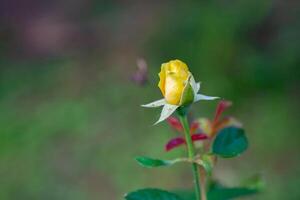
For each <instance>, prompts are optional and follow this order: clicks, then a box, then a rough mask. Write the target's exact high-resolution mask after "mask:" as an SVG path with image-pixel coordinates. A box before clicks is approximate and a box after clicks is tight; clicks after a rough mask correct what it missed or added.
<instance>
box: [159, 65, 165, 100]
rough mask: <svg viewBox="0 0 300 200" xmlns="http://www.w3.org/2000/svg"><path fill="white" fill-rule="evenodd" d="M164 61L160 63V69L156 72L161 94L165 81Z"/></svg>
mask: <svg viewBox="0 0 300 200" xmlns="http://www.w3.org/2000/svg"><path fill="white" fill-rule="evenodd" d="M166 65H167V64H166V63H163V64H162V65H161V70H160V72H159V74H158V76H159V83H158V87H159V89H160V91H161V93H162V95H163V96H165V82H166V67H167V66H166Z"/></svg>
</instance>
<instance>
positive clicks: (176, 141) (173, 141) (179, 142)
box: [165, 137, 185, 151]
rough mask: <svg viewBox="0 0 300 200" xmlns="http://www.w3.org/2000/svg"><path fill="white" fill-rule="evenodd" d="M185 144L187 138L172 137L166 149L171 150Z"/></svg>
mask: <svg viewBox="0 0 300 200" xmlns="http://www.w3.org/2000/svg"><path fill="white" fill-rule="evenodd" d="M183 144H185V139H184V138H183V137H177V138H173V139H171V140H170V141H169V142H168V143H167V144H166V146H165V150H166V151H170V150H172V149H174V148H176V147H179V146H180V145H183Z"/></svg>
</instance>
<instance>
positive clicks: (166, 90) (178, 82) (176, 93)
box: [158, 60, 190, 105]
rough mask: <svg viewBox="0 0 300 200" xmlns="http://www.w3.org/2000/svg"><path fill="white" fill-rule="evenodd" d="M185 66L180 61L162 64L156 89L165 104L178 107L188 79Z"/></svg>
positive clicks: (187, 71) (187, 70)
mask: <svg viewBox="0 0 300 200" xmlns="http://www.w3.org/2000/svg"><path fill="white" fill-rule="evenodd" d="M189 73H190V72H189V69H188V67H187V65H186V64H185V63H184V62H182V61H180V60H171V61H170V62H167V63H163V64H162V66H161V71H160V73H159V74H158V75H159V78H160V80H159V83H158V87H159V88H160V90H161V92H162V94H163V96H164V97H165V99H166V101H167V103H169V104H172V105H179V103H180V99H181V96H182V93H183V88H184V86H185V84H186V81H187V79H188V77H189Z"/></svg>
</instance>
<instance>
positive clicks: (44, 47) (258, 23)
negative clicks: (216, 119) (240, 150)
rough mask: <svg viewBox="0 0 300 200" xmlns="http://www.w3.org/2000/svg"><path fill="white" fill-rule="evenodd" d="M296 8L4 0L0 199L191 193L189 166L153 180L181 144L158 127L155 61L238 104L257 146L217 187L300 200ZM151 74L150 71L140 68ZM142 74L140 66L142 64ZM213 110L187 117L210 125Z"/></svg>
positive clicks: (175, 1)
mask: <svg viewBox="0 0 300 200" xmlns="http://www.w3.org/2000/svg"><path fill="white" fill-rule="evenodd" d="M299 53H300V2H299V1H297V0H242V1H241V0H232V1H229V0H211V1H209V0H199V1H193V0H190V1H179V0H163V1H151V0H149V1H146V0H144V1H141V0H132V1H125V0H118V1H117V0H114V1H108V0H107V1H96V0H88V1H87V0H66V1H58V0H52V1H47V0H27V1H21V0H14V1H9V0H2V1H1V2H0V67H1V68H0V199H3V200H15V199H22V200H25V199H30V200H33V199H44V200H47V199H49V200H50V199H51V200H52V199H64V200H68V199H70V200H71V199H72V200H83V199H84V200H88V199H91V200H93V199H101V200H102V199H103V200H115V199H122V196H123V194H124V193H126V192H128V191H132V190H135V189H137V188H139V187H161V188H164V189H169V190H172V189H176V188H180V187H183V188H189V187H192V182H191V174H190V168H189V167H188V166H186V165H180V164H179V165H176V166H174V167H172V168H171V169H154V170H148V169H145V168H141V167H140V166H139V165H137V163H136V162H135V161H134V159H133V158H134V157H135V156H137V155H148V156H152V157H157V158H166V159H168V158H174V157H176V156H183V155H184V154H185V153H184V150H183V148H178V149H176V150H174V151H173V152H169V153H166V152H165V151H164V144H165V143H166V142H167V141H168V139H169V138H171V137H174V136H176V135H177V133H175V132H174V131H172V130H171V128H170V127H169V126H168V125H167V124H166V123H161V124H159V125H157V126H151V125H152V124H153V122H154V121H155V120H156V119H157V118H158V116H159V112H160V110H159V109H143V108H141V107H140V106H139V105H140V104H142V103H148V102H150V101H152V100H155V99H159V98H160V97H161V94H160V91H159V89H158V88H157V82H158V77H157V73H158V71H159V70H160V64H161V63H163V62H166V61H169V60H170V59H175V58H178V59H181V60H183V61H185V62H186V63H187V64H188V65H189V67H190V70H191V71H192V72H193V74H194V76H195V77H196V79H197V80H201V82H202V89H201V90H202V92H203V93H204V94H207V95H217V96H221V97H223V98H224V99H228V100H231V101H233V103H234V104H233V107H232V108H231V109H230V110H229V111H227V112H226V114H227V115H233V116H235V117H237V118H239V119H240V120H241V121H242V122H243V124H244V127H245V130H246V132H247V134H248V137H249V141H250V148H249V150H248V151H247V153H245V154H243V155H242V156H241V157H239V158H235V159H231V160H221V161H220V162H219V163H218V166H217V169H216V174H215V176H216V177H217V179H218V180H219V181H222V182H223V183H224V184H227V185H228V186H234V185H237V184H239V182H240V181H241V180H243V179H245V178H247V177H249V176H251V175H253V174H255V173H260V174H262V175H263V177H264V179H265V181H266V189H265V191H264V192H263V193H261V194H260V195H258V196H253V197H251V198H250V199H263V200H277V199H286V200H298V199H300V190H299V184H300V177H299V173H300V159H299V140H300V134H299V131H298V130H299V127H298V126H299V112H300V109H299V102H300V101H299V100H300V94H299V91H300V90H299V89H300V88H299V84H300V67H299V65H300V57H299ZM146 65H147V66H148V68H146V67H145V66H146ZM138 66H139V67H138ZM216 105H217V102H200V103H198V104H196V105H194V106H193V114H194V116H195V117H198V116H202V117H203V116H205V117H212V116H213V113H214V109H215V106H216Z"/></svg>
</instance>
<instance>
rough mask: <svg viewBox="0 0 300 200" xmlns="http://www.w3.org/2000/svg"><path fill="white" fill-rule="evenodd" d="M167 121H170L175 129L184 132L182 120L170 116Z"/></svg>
mask: <svg viewBox="0 0 300 200" xmlns="http://www.w3.org/2000/svg"><path fill="white" fill-rule="evenodd" d="M167 122H168V123H169V125H170V126H171V127H172V128H174V129H175V130H177V131H179V132H182V131H183V127H182V125H181V123H180V121H179V120H178V119H177V118H175V117H169V118H168V119H167Z"/></svg>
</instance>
